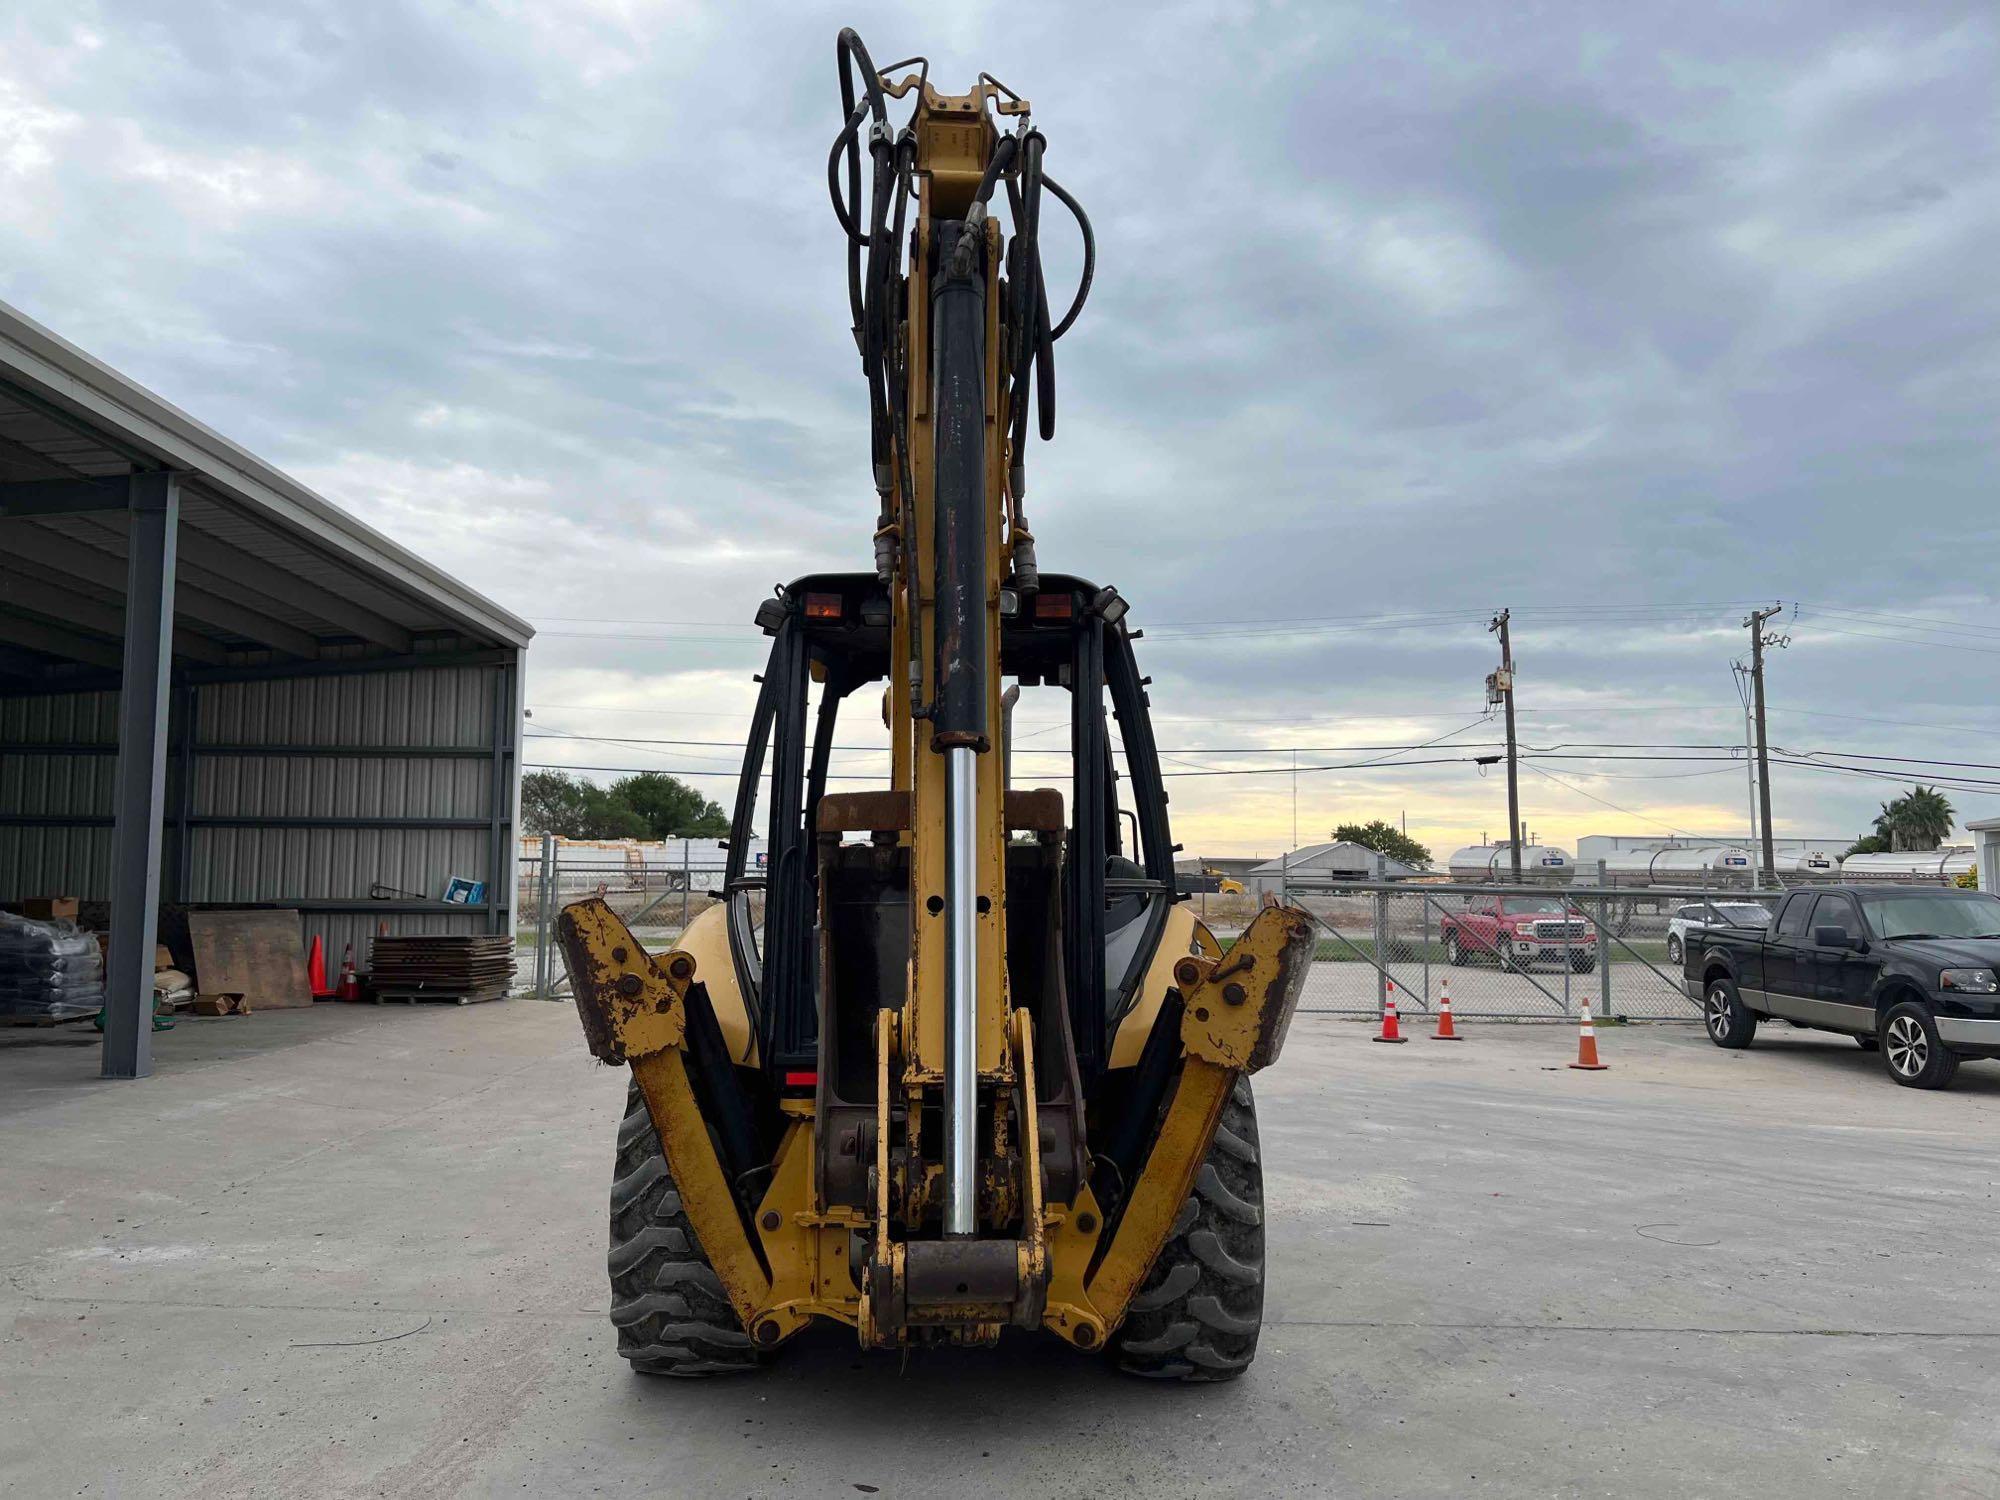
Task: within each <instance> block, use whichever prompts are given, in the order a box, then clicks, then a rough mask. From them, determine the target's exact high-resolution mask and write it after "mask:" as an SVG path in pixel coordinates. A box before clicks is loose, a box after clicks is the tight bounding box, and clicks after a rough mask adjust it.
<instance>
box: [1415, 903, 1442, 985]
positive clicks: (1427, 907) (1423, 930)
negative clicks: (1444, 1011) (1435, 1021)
mask: <svg viewBox="0 0 2000 1500" xmlns="http://www.w3.org/2000/svg"><path fill="white" fill-rule="evenodd" d="M1417 942H1418V944H1419V945H1420V948H1421V951H1422V953H1423V956H1424V1009H1425V1010H1436V1009H1437V1007H1436V1006H1435V1005H1433V1004H1431V903H1430V898H1429V897H1428V896H1426V897H1425V898H1424V900H1423V904H1422V905H1420V906H1419V907H1418V908H1417Z"/></svg>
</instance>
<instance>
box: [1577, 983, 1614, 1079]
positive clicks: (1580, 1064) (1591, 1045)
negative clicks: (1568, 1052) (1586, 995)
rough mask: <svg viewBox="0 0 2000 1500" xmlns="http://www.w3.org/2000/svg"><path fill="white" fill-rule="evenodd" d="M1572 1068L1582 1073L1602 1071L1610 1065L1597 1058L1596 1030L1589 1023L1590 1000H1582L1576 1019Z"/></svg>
mask: <svg viewBox="0 0 2000 1500" xmlns="http://www.w3.org/2000/svg"><path fill="white" fill-rule="evenodd" d="M1570 1066H1571V1067H1572V1068H1575V1069H1577V1070H1578V1071H1580V1072H1584V1073H1602V1072H1604V1071H1605V1069H1606V1068H1608V1067H1609V1066H1610V1064H1608V1063H1601V1062H1599V1061H1598V1060H1597V1032H1596V1030H1595V1029H1594V1028H1593V1027H1592V1026H1591V1024H1590V1002H1589V1001H1588V1000H1586V1001H1584V1002H1583V1008H1582V1011H1581V1013H1580V1015H1579V1017H1578V1021H1577V1033H1576V1061H1575V1062H1573V1063H1571V1064H1570Z"/></svg>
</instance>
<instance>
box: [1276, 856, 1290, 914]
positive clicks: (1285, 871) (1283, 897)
mask: <svg viewBox="0 0 2000 1500" xmlns="http://www.w3.org/2000/svg"><path fill="white" fill-rule="evenodd" d="M1278 899H1279V900H1280V901H1282V902H1284V904H1285V905H1287V906H1290V905H1291V904H1292V852H1291V850H1289V849H1287V850H1286V851H1285V852H1284V853H1283V854H1281V855H1279V856H1278Z"/></svg>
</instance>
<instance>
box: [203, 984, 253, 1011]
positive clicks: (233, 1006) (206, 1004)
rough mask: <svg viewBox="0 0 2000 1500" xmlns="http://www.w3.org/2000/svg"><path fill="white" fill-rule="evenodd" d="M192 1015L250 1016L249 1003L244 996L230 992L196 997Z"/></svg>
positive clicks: (225, 991)
mask: <svg viewBox="0 0 2000 1500" xmlns="http://www.w3.org/2000/svg"><path fill="white" fill-rule="evenodd" d="M194 1013H195V1014H196V1015H198V1016H247V1015H249V1014H250V1001H249V999H248V998H247V997H246V996H243V995H239V994H236V993H235V992H234V991H230V990H223V991H219V992H217V993H214V994H207V995H196V996H195V997H194Z"/></svg>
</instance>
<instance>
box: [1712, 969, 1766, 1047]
mask: <svg viewBox="0 0 2000 1500" xmlns="http://www.w3.org/2000/svg"><path fill="white" fill-rule="evenodd" d="M1701 1019H1702V1024H1703V1025H1705V1026H1706V1027H1707V1028H1708V1039H1709V1040H1710V1041H1711V1042H1713V1043H1715V1045H1716V1046H1718V1047H1729V1048H1736V1049H1740V1048H1743V1047H1747V1046H1749V1045H1750V1043H1751V1041H1752V1040H1753V1039H1754V1038H1755V1037H1756V1035H1757V1018H1756V1017H1755V1016H1753V1015H1751V1014H1750V1012H1749V1011H1747V1010H1745V1009H1744V1007H1743V997H1742V996H1741V995H1739V994H1737V993H1736V985H1735V982H1734V981H1733V980H1729V979H1712V980H1710V981H1709V984H1708V991H1707V993H1706V994H1704V995H1703V996H1702V1002H1701Z"/></svg>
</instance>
